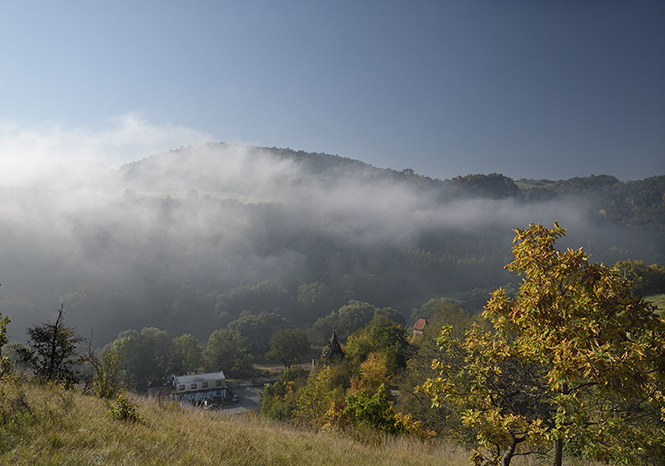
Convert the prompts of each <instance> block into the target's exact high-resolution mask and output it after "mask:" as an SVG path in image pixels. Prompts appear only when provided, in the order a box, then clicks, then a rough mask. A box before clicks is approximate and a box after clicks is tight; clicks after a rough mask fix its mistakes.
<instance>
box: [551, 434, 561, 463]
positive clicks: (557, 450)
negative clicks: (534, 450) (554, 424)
mask: <svg viewBox="0 0 665 466" xmlns="http://www.w3.org/2000/svg"><path fill="white" fill-rule="evenodd" d="M562 459H563V440H561V439H560V438H559V439H556V440H555V441H554V459H553V460H552V466H561V460H562Z"/></svg>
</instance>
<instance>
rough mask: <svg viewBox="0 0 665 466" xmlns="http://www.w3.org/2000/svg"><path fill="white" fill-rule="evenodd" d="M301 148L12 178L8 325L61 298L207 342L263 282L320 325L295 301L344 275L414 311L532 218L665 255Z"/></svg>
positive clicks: (555, 210)
mask: <svg viewBox="0 0 665 466" xmlns="http://www.w3.org/2000/svg"><path fill="white" fill-rule="evenodd" d="M294 154H295V155H294ZM298 154H300V153H294V152H292V151H291V152H288V153H284V152H283V151H282V152H280V151H278V150H271V149H259V148H255V147H248V146H235V145H225V144H202V145H197V146H189V147H186V148H182V149H180V150H177V151H171V152H167V153H163V154H159V155H154V156H151V157H149V158H147V159H143V160H140V161H137V162H134V163H130V164H126V165H122V166H120V167H119V168H117V169H114V168H108V167H105V166H103V165H101V164H98V163H91V162H86V163H69V164H63V165H60V166H57V167H49V168H48V169H41V170H37V169H34V170H32V171H29V172H25V168H24V169H23V170H24V172H23V173H22V176H21V177H20V178H17V177H10V176H0V182H2V184H3V186H2V187H0V231H1V236H0V238H2V241H1V242H0V257H1V258H2V259H1V260H0V283H1V284H2V286H1V287H0V312H1V313H2V314H3V315H8V316H9V317H10V318H11V320H12V323H11V324H10V326H9V328H8V329H9V332H8V333H9V334H10V336H11V337H13V338H15V339H17V340H23V339H24V337H25V328H26V327H28V326H30V325H33V324H38V323H42V322H44V321H46V320H48V319H50V318H51V317H52V313H53V311H54V309H55V308H56V307H58V305H59V303H61V302H64V303H65V309H66V311H67V319H68V322H69V324H70V325H72V326H74V327H76V328H77V330H78V332H79V333H80V334H82V335H86V336H87V335H88V334H89V332H90V331H91V330H94V334H95V337H94V338H95V340H94V342H95V343H96V344H97V345H103V344H105V343H106V342H108V341H110V340H112V339H114V338H115V336H116V334H117V333H118V332H119V331H122V330H125V329H128V328H137V329H140V328H142V327H144V326H155V327H160V328H164V329H166V330H169V331H170V332H171V333H173V334H174V335H176V334H181V333H184V332H189V333H193V334H195V335H196V336H197V337H198V338H199V339H205V338H207V336H208V335H209V334H210V333H211V332H212V331H213V330H215V329H216V328H218V327H219V326H220V325H224V323H225V320H224V317H223V316H222V314H223V312H227V313H230V314H229V315H231V316H233V312H235V311H233V310H229V308H228V302H230V299H231V298H230V297H229V296H230V293H231V292H232V291H233V290H237V289H240V288H242V287H245V288H246V287H252V286H256V285H257V284H260V283H263V282H266V283H272V284H273V285H274V286H277V287H278V288H279V290H280V291H279V292H280V293H282V295H288V296H290V297H291V301H288V300H287V301H283V302H280V303H276V304H275V307H274V308H273V309H271V310H277V311H278V312H280V313H281V314H282V315H285V316H286V317H288V318H290V319H291V320H292V321H297V322H294V323H298V324H305V323H307V324H311V323H312V322H314V321H315V320H316V319H317V318H319V317H321V316H322V315H325V314H327V313H328V312H329V309H327V308H322V309H310V308H306V306H304V305H302V304H301V303H300V304H299V302H298V299H297V294H298V287H299V286H300V285H302V284H307V283H311V282H314V281H322V282H325V283H328V286H329V287H332V286H333V284H339V286H340V287H341V286H342V285H341V283H346V282H344V280H347V282H348V281H349V280H351V279H350V278H348V277H364V278H363V279H364V280H369V278H367V277H372V276H375V277H378V278H379V279H380V281H379V282H377V283H378V284H377V286H375V287H374V288H373V289H372V291H371V293H369V292H364V291H361V287H360V286H359V285H354V286H355V288H353V287H349V288H348V289H345V291H344V292H345V293H347V294H346V295H345V296H348V297H353V298H356V299H360V298H366V299H369V297H372V298H373V299H375V300H377V301H381V302H376V303H374V304H377V305H383V306H392V307H395V308H397V309H398V310H400V311H402V312H403V313H404V314H405V315H407V316H408V313H409V311H410V307H409V306H413V305H419V303H420V302H424V301H423V300H425V299H426V298H427V297H431V296H433V295H435V294H437V293H440V295H441V296H444V295H446V294H451V293H455V292H470V291H471V290H472V289H474V288H482V289H489V288H492V287H496V286H500V285H503V284H504V283H505V281H506V280H509V279H510V278H509V277H508V276H507V275H506V272H505V271H503V270H502V266H503V265H504V264H505V263H507V262H508V261H510V258H511V255H510V246H511V240H512V237H513V232H512V230H513V229H515V228H525V227H527V226H528V225H529V224H530V223H536V222H537V223H542V224H544V225H546V226H551V225H552V223H553V222H554V221H558V222H559V223H560V224H561V225H562V226H564V227H565V228H567V229H568V230H569V235H568V236H567V237H566V238H565V241H563V242H562V246H570V247H580V246H583V247H584V248H585V250H586V251H587V252H588V253H591V254H592V259H593V260H596V261H603V262H607V263H613V262H614V261H616V260H620V259H625V258H628V257H631V258H634V259H645V260H653V258H658V257H661V258H662V256H663V248H662V244H660V243H659V241H658V237H657V236H654V234H651V233H649V232H646V231H642V232H637V231H635V230H629V229H627V228H625V227H621V226H617V225H615V224H612V223H608V222H598V221H597V219H595V218H591V217H589V215H588V213H587V212H586V211H585V209H584V207H583V202H580V201H579V200H578V199H576V198H572V197H567V198H556V199H554V200H550V201H546V202H525V201H524V200H523V199H519V198H515V197H507V198H502V199H493V198H487V197H466V196H450V195H449V194H450V192H449V191H446V190H445V189H443V188H442V187H441V186H442V185H443V183H442V182H440V181H438V180H430V179H427V178H424V177H419V176H418V175H411V174H408V176H407V175H405V174H401V173H396V172H389V171H386V170H383V169H380V168H376V167H372V166H369V165H365V164H362V163H360V162H356V161H351V160H349V159H343V158H339V157H333V156H323V155H321V154H314V155H315V156H313V155H312V154H309V155H308V156H305V155H307V154H301V155H303V156H302V157H299V156H298ZM28 175H29V176H28ZM398 175H399V176H398ZM17 180H20V182H19V181H17ZM344 277H346V278H344ZM358 280H360V278H358ZM275 284H277V285H275ZM273 285H271V286H273ZM335 286H337V285H335ZM345 286H346V285H345ZM419 300H420V301H419ZM332 302H333V303H336V301H334V300H333V301H332ZM220 303H221V304H220ZM285 303H286V304H285ZM289 303H291V304H289ZM335 305H336V304H335ZM239 306H240V305H239ZM248 306H249V305H248ZM266 306H270V304H266ZM330 306H334V305H333V304H330ZM247 310H249V311H252V312H258V311H260V310H263V309H255V308H252V309H247ZM206 333H207V334H206Z"/></svg>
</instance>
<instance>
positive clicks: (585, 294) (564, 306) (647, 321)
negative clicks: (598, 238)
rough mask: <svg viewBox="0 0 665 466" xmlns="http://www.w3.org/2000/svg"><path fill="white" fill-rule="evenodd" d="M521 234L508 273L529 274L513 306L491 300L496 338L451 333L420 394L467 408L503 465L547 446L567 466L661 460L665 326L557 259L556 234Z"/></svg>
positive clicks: (623, 284) (571, 258)
mask: <svg viewBox="0 0 665 466" xmlns="http://www.w3.org/2000/svg"><path fill="white" fill-rule="evenodd" d="M516 233H517V234H516V237H515V239H514V245H513V254H514V255H515V259H514V260H513V261H512V262H511V263H510V264H508V265H507V266H506V267H507V268H508V269H509V270H511V271H516V272H518V273H520V274H523V275H525V278H524V281H523V282H522V284H521V286H520V289H519V293H518V295H517V296H516V297H515V298H510V297H508V296H507V295H506V293H505V291H504V290H503V289H499V290H497V291H496V292H494V293H493V294H492V295H491V299H490V301H489V302H488V303H487V305H486V307H485V312H484V313H483V316H484V317H485V318H486V319H487V320H489V321H490V322H491V324H492V326H493V329H492V330H491V331H482V330H481V329H480V328H479V327H477V326H476V327H474V328H473V329H472V330H470V331H469V332H467V334H466V337H464V338H456V337H454V336H453V335H452V333H451V328H450V327H446V328H444V332H443V333H442V335H441V337H440V338H439V341H438V343H439V346H440V347H441V348H442V350H443V355H442V357H441V358H439V359H438V360H436V361H435V365H436V367H437V368H438V369H439V371H440V375H439V376H438V377H434V378H430V379H428V380H427V381H426V382H425V383H424V384H423V386H422V389H423V390H424V391H425V392H426V393H428V394H429V395H430V396H431V397H432V401H433V404H434V405H442V404H444V403H446V402H450V403H453V404H455V405H457V406H458V407H460V408H461V409H462V410H463V415H462V419H463V421H464V423H465V424H467V425H469V426H472V427H474V428H475V429H476V430H477V434H478V439H479V441H480V446H483V445H485V446H487V445H494V446H496V447H497V448H501V449H502V452H501V454H500V455H499V454H496V455H494V461H499V458H501V459H500V461H501V464H503V465H507V464H509V463H510V460H511V458H512V457H513V455H514V454H516V453H517V450H518V447H521V446H523V445H529V446H531V447H533V448H535V451H538V450H540V449H541V448H543V447H544V445H546V444H550V445H553V447H552V448H551V451H552V456H553V463H554V464H555V465H560V464H561V460H562V452H563V446H564V444H566V443H568V444H569V446H570V447H571V449H574V450H576V451H577V452H578V453H579V454H582V455H584V456H586V457H590V458H593V459H596V460H610V459H611V460H613V461H616V462H636V461H638V460H640V459H643V458H645V457H649V456H651V457H652V458H656V457H658V456H660V457H661V458H662V455H663V454H664V453H665V450H664V448H663V445H665V398H664V394H663V387H665V352H664V347H665V322H664V321H663V319H662V318H660V317H659V316H658V315H657V314H655V313H654V306H653V305H651V304H649V303H647V302H646V301H644V299H642V298H641V297H640V296H637V295H635V294H634V293H633V292H632V291H631V288H630V284H629V282H628V281H627V280H624V279H623V278H622V276H621V274H620V272H619V271H618V270H616V269H612V268H608V267H606V266H604V265H602V264H593V263H590V262H589V261H588V256H587V255H586V254H585V253H584V252H583V251H582V249H578V250H571V249H568V250H566V251H563V252H561V251H558V250H557V249H555V247H554V244H555V241H556V239H557V238H560V237H561V236H563V235H564V234H565V230H564V229H563V228H561V227H560V226H559V225H558V224H556V223H555V225H554V228H552V229H547V228H544V227H543V226H541V225H531V226H530V227H529V228H527V229H526V230H516ZM654 455H656V456H654Z"/></svg>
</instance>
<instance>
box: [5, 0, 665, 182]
mask: <svg viewBox="0 0 665 466" xmlns="http://www.w3.org/2000/svg"><path fill="white" fill-rule="evenodd" d="M207 140H210V141H223V142H227V143H243V144H253V145H259V146H276V147H291V148H292V149H298V150H300V149H302V150H306V151H315V152H326V153H332V154H338V155H340V156H344V157H350V158H354V159H359V160H362V161H364V162H367V163H371V164H373V165H376V166H379V167H391V168H395V169H404V168H412V169H414V170H415V171H416V172H418V173H421V174H425V175H428V176H431V177H433V178H441V179H445V178H451V177H454V176H457V175H465V174H469V173H492V172H498V173H503V174H505V175H507V176H511V177H513V178H516V179H517V178H521V177H529V178H550V179H560V178H571V177H574V176H588V175H591V174H601V173H607V174H612V175H615V176H617V177H618V178H619V179H622V180H634V179H642V178H646V177H648V176H653V175H662V174H665V2H662V1H639V0H638V1H630V2H628V1H612V0H607V1H581V2H577V1H551V2H545V1H543V2H533V1H511V0H507V1H502V2H495V1H473V0H470V1H462V0H460V1H390V0H382V1H371V0H364V1H357V0H356V1H346V0H338V1H315V0H311V1H286V0H285V1H279V0H271V1H253V0H247V1H222V0H217V1H168V0H160V1H141V0H135V1H119V0H116V1H113V2H90V1H66V0H64V1H58V2H47V1H41V2H35V1H29V0H24V1H21V2H3V7H2V15H0V161H1V162H2V164H3V165H5V166H7V165H10V164H13V163H19V161H20V162H21V163H28V162H40V163H44V162H46V163H53V162H64V161H69V160H74V159H87V160H98V161H101V162H103V163H106V164H108V165H111V166H117V165H118V164H120V163H122V162H127V161H132V160H137V159H139V158H142V157H145V156H148V155H151V154H152V153H155V152H160V151H164V150H168V149H172V148H177V147H179V146H182V145H186V144H190V143H197V142H202V141H207Z"/></svg>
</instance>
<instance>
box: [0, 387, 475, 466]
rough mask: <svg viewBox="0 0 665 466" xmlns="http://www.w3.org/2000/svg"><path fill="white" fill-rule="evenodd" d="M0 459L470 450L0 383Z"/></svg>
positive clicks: (244, 459)
mask: <svg viewBox="0 0 665 466" xmlns="http://www.w3.org/2000/svg"><path fill="white" fill-rule="evenodd" d="M0 397H1V405H0V423H1V424H0V432H1V435H0V464H12V465H28V464H29V465H34V464H40V465H70V464H71V465H105V466H107V465H191V464H198V465H208V464H210V465H212V464H215V465H220V464H224V465H247V466H260V465H266V466H267V465H271V466H272V465H289V466H298V465H331V466H333V465H334V466H341V465H444V466H445V465H462V464H468V462H467V459H468V452H465V451H461V450H459V449H458V450H456V449H454V448H449V447H445V446H443V445H440V444H436V445H429V446H427V445H423V444H422V443H420V442H417V441H413V440H408V439H384V440H378V441H376V442H373V444H372V445H367V444H366V443H361V442H356V441H354V440H352V439H350V438H348V437H345V436H343V435H341V434H335V433H331V432H313V431H309V430H304V429H297V428H294V427H289V426H286V425H284V424H278V423H274V422H268V421H266V420H264V419H262V418H260V417H257V416H252V415H243V416H230V415H227V414H224V413H220V412H205V411H203V410H198V409H186V410H184V409H181V408H180V407H179V406H177V405H170V404H164V403H159V402H158V401H157V400H155V399H148V398H144V397H138V396H131V395H130V396H129V400H130V401H131V402H132V404H134V405H135V406H136V407H137V411H138V414H139V418H140V420H139V421H138V422H129V421H122V420H117V419H113V418H111V417H110V416H108V415H107V410H108V406H107V405H106V404H105V402H104V401H103V400H101V399H99V398H97V397H94V396H92V395H84V394H81V393H80V391H77V390H65V389H63V388H62V387H54V386H48V387H43V386H39V385H36V384H34V383H32V382H30V381H25V380H16V379H14V380H7V379H6V380H3V381H1V382H0Z"/></svg>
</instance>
